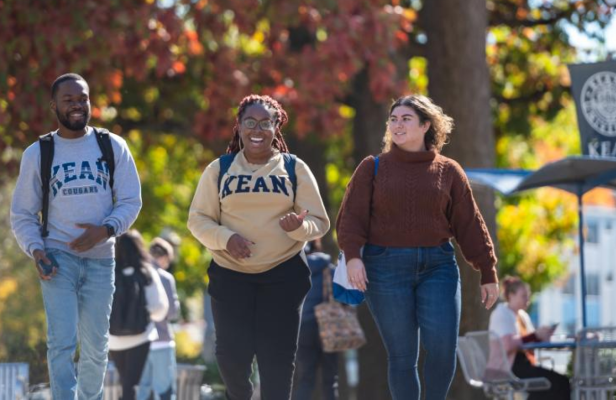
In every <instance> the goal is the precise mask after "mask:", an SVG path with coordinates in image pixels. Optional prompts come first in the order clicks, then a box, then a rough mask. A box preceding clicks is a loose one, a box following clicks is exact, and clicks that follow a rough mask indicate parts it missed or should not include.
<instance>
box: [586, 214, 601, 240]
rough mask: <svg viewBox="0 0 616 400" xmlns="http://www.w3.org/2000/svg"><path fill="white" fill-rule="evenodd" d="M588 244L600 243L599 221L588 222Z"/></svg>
mask: <svg viewBox="0 0 616 400" xmlns="http://www.w3.org/2000/svg"><path fill="white" fill-rule="evenodd" d="M586 242H587V243H599V224H598V223H597V221H592V220H591V221H588V223H587V224H586Z"/></svg>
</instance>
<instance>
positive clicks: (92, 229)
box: [68, 224, 108, 253]
mask: <svg viewBox="0 0 616 400" xmlns="http://www.w3.org/2000/svg"><path fill="white" fill-rule="evenodd" d="M75 226H77V227H78V228H82V229H85V230H86V231H85V232H84V233H82V234H81V236H79V237H78V238H77V239H75V240H73V241H72V242H70V243H69V244H68V247H70V248H71V250H74V251H77V252H79V253H81V252H84V251H87V250H90V249H91V248H92V247H94V246H96V245H97V244H98V243H100V242H102V241H103V240H107V239H108V236H107V228H106V227H104V226H99V225H92V224H75Z"/></svg>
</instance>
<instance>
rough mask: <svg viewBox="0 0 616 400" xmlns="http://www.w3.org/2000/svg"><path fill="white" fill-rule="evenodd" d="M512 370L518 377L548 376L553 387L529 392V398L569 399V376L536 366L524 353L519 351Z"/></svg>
mask: <svg viewBox="0 0 616 400" xmlns="http://www.w3.org/2000/svg"><path fill="white" fill-rule="evenodd" d="M511 371H512V372H513V374H514V375H515V376H517V377H518V378H541V377H543V378H548V380H549V381H550V383H551V384H552V387H551V388H550V389H549V390H541V391H536V392H528V394H529V396H528V399H527V400H569V399H570V398H571V387H570V385H569V378H567V377H566V376H564V375H561V374H559V373H557V372H554V371H552V370H549V369H545V368H541V367H536V366H534V365H532V364H531V363H530V361H528V358H526V355H525V354H524V353H521V352H518V353H517V354H516V355H515V360H514V361H513V367H511Z"/></svg>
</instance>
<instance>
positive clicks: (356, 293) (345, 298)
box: [333, 248, 364, 306]
mask: <svg viewBox="0 0 616 400" xmlns="http://www.w3.org/2000/svg"><path fill="white" fill-rule="evenodd" d="M362 249H363V248H362ZM333 292H334V299H336V301H338V302H340V303H344V304H348V305H351V306H357V305H360V304H361V303H362V302H363V301H364V294H363V292H361V291H360V290H359V289H357V288H355V287H353V286H352V285H351V283H350V282H349V276H348V273H347V265H346V258H345V257H344V253H343V252H342V251H341V252H340V255H339V256H338V265H337V266H336V269H335V270H334V285H333Z"/></svg>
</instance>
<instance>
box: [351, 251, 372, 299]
mask: <svg viewBox="0 0 616 400" xmlns="http://www.w3.org/2000/svg"><path fill="white" fill-rule="evenodd" d="M347 277H348V278H349V283H350V284H351V286H353V287H354V288H356V289H358V290H359V291H360V292H365V291H366V285H367V283H368V277H367V276H366V267H364V262H363V261H362V260H361V258H353V259H352V260H349V261H347Z"/></svg>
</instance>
